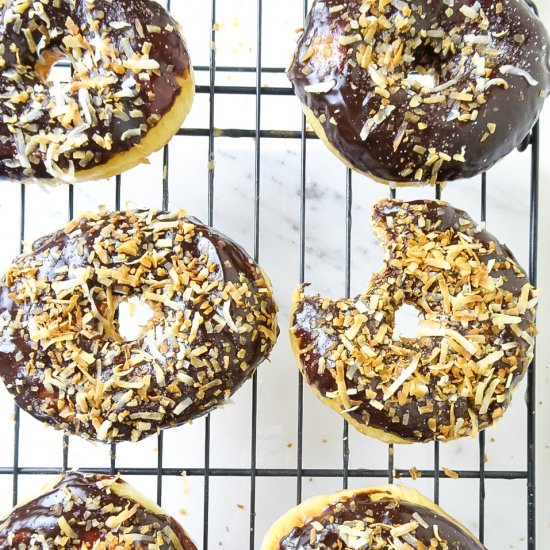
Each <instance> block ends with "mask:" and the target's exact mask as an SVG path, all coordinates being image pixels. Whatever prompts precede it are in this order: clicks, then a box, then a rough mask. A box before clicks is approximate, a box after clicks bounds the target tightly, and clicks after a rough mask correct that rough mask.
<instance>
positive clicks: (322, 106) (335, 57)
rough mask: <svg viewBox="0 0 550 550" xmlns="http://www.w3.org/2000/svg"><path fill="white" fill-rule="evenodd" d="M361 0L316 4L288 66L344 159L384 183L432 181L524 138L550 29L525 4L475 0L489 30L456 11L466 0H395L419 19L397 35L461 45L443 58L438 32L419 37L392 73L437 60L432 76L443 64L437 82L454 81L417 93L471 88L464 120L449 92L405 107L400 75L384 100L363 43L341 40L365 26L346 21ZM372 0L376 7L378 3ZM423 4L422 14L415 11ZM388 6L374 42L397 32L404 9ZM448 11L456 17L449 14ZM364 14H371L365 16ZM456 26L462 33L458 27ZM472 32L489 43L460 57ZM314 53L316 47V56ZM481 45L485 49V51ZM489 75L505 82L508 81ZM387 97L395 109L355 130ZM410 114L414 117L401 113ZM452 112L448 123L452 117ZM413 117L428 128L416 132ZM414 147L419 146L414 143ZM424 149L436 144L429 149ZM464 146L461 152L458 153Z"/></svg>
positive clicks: (534, 113)
mask: <svg viewBox="0 0 550 550" xmlns="http://www.w3.org/2000/svg"><path fill="white" fill-rule="evenodd" d="M366 4H368V2H367V1H365V2H362V1H361V0H345V1H343V0H318V1H316V2H315V3H314V5H313V7H312V9H311V11H310V13H309V15H308V17H307V20H306V23H305V30H304V33H303V35H302V37H301V38H300V40H299V43H298V49H297V53H296V55H295V58H294V61H293V63H292V65H291V68H290V70H289V78H290V80H291V81H292V84H293V86H294V90H295V92H296V95H297V96H298V98H299V99H300V101H301V102H302V103H303V104H304V105H305V106H306V107H307V108H308V109H309V110H311V111H312V113H313V115H314V116H315V118H316V119H317V120H318V121H319V123H320V124H321V125H322V128H323V130H324V132H325V134H326V136H327V140H328V142H329V143H330V145H331V146H332V147H334V148H335V149H336V151H337V152H338V153H339V155H340V156H341V157H342V158H343V159H344V160H345V161H346V162H347V163H348V164H349V165H351V166H352V167H354V168H355V169H356V170H358V171H360V172H363V173H366V174H369V175H372V176H373V177H375V178H376V179H380V180H382V181H384V182H399V183H417V184H418V183H425V182H430V183H434V182H435V181H449V180H456V179H459V178H469V177H472V176H474V175H476V174H479V173H481V172H483V171H485V170H487V169H488V168H490V167H491V166H492V165H493V164H494V163H495V162H496V161H498V160H499V159H500V158H502V157H503V156H505V155H507V154H508V153H509V152H511V151H512V150H513V149H514V148H516V147H517V146H519V145H520V144H521V142H522V141H523V140H524V138H525V137H526V135H527V134H528V132H529V131H530V129H531V128H532V126H533V125H534V123H535V121H536V120H537V118H538V115H539V113H540V110H541V109H542V106H543V102H544V99H545V96H546V95H547V93H548V91H549V90H550V60H549V59H550V58H549V38H548V34H547V32H546V30H545V28H544V27H543V25H542V23H541V21H540V20H539V19H538V17H537V16H535V15H534V14H533V13H532V11H531V9H530V8H529V6H528V5H527V3H526V2H524V1H523V0H500V1H498V2H497V1H496V0H480V2H477V3H476V4H479V5H480V6H481V9H482V10H483V12H484V14H485V16H486V18H487V20H488V29H484V28H483V29H482V28H479V25H478V22H475V24H474V22H473V21H472V20H471V19H466V18H465V16H464V14H463V13H462V12H461V11H460V9H461V8H462V7H466V8H469V9H472V5H473V2H470V1H465V0H455V1H454V4H453V5H454V7H453V8H449V5H448V3H446V2H443V1H431V0H416V1H415V2H408V1H407V2H401V4H404V5H408V6H410V7H411V8H412V9H413V17H414V18H415V22H414V24H413V25H412V27H413V29H414V33H412V31H411V33H409V34H406V33H404V34H403V35H401V37H405V36H406V37H409V38H410V37H411V36H414V37H418V36H421V33H422V32H430V31H432V30H433V29H436V28H437V29H438V31H441V32H442V37H443V39H446V38H449V37H452V38H453V39H456V37H459V38H460V40H462V42H461V41H460V40H459V39H456V40H455V42H457V44H458V45H457V51H456V52H455V53H449V54H447V55H444V54H443V53H441V52H439V53H436V52H434V47H435V48H437V47H438V46H437V41H438V40H441V38H426V37H424V38H422V41H421V42H422V43H421V44H419V45H418V46H416V48H415V49H414V50H413V52H412V56H411V57H412V58H413V59H411V60H408V61H405V62H404V63H403V64H402V65H399V66H398V67H397V68H393V67H392V68H391V69H390V71H389V72H390V74H395V73H397V72H398V71H402V72H403V76H405V77H407V75H408V74H409V75H411V74H417V73H418V70H417V69H418V67H420V69H421V70H424V68H427V69H430V68H431V67H435V72H436V73H438V71H439V72H440V71H444V73H443V74H441V73H440V74H439V82H437V84H438V85H439V86H441V85H445V83H448V82H451V81H454V80H455V79H456V83H455V84H454V85H453V86H452V87H450V88H448V89H443V90H441V91H437V92H427V91H426V92H424V93H419V94H418V97H421V98H422V99H424V98H428V100H429V98H430V97H434V96H436V95H441V94H443V95H445V94H450V93H451V90H452V91H453V93H456V92H464V91H468V93H471V94H472V96H473V97H472V98H471V101H466V102H464V103H463V104H462V105H463V106H464V110H463V111H462V110H461V113H462V112H465V113H466V112H468V113H470V112H473V111H474V110H475V111H477V113H478V114H477V117H476V118H475V120H470V121H461V120H459V119H457V118H456V115H455V114H453V112H454V110H456V108H457V107H456V105H457V104H458V103H457V104H455V98H451V97H450V96H449V95H446V97H445V100H444V101H443V102H437V103H422V102H420V105H419V106H418V107H417V108H416V109H415V108H413V107H411V105H412V98H413V97H414V96H416V95H417V94H416V92H415V91H413V90H412V89H410V88H408V87H404V86H403V85H401V84H400V82H402V81H401V80H399V79H400V78H401V77H399V79H398V82H397V84H396V85H395V87H394V88H391V86H390V87H389V88H388V89H389V90H390V92H389V95H388V98H387V99H386V98H384V97H383V96H382V95H380V93H379V92H378V91H377V90H379V86H380V83H379V82H376V81H375V80H373V77H372V75H371V74H370V73H369V71H368V70H367V69H366V68H362V67H361V66H360V65H358V64H357V63H356V62H355V59H356V55H357V48H358V47H359V46H358V44H360V45H362V43H361V42H359V43H357V42H354V43H351V44H349V43H347V42H344V44H342V43H341V42H339V40H341V39H343V40H344V41H345V40H346V39H347V38H348V37H350V35H358V33H360V32H361V29H359V30H356V29H357V27H356V26H354V27H353V28H350V24H351V23H352V22H354V21H355V22H356V21H357V20H358V19H359V9H360V7H361V6H362V5H363V6H365V5H366ZM375 4H376V5H377V6H378V2H375ZM387 4H390V3H389V2H388V3H387ZM497 6H500V7H497ZM501 8H502V9H501ZM420 9H421V10H422V13H423V15H422V16H420V15H419V13H420V12H419V10H420ZM331 10H333V11H331ZM386 10H387V12H386V13H385V14H384V16H385V18H386V20H388V21H389V25H390V28H389V30H387V31H386V30H384V31H378V33H377V34H376V36H375V37H374V41H373V43H374V44H376V43H377V41H378V43H379V44H380V43H382V42H383V40H384V39H386V38H387V39H388V41H389V43H391V42H393V40H394V39H395V38H396V35H395V34H394V33H395V25H396V17H401V15H400V10H399V9H398V8H397V7H395V5H393V3H392V5H388V6H387V8H386ZM447 11H448V12H449V13H452V15H450V16H448V15H447V13H446V12H447ZM369 13H370V12H368V11H367V14H366V15H367V16H368V15H369ZM374 19H376V16H375V17H374ZM456 28H460V30H459V31H455V29H456ZM471 35H485V36H489V40H488V42H487V44H482V45H479V46H476V45H474V47H473V50H472V52H471V53H469V51H468V52H467V53H466V54H464V55H462V54H461V52H460V51H459V49H460V48H462V47H463V46H464V43H465V42H464V40H466V38H464V37H467V38H468V40H469V39H470V38H469V37H470V36H471ZM313 50H315V51H316V53H315V54H313V55H312V53H311V52H312V51H313ZM497 50H498V55H496V56H494V55H493V54H492V53H491V52H493V51H497ZM476 51H477V52H481V53H482V55H481V56H480V57H481V58H483V60H484V61H483V63H484V66H485V67H486V68H487V69H490V74H489V73H486V74H484V76H483V78H484V79H485V81H484V83H483V84H482V85H480V84H479V78H478V75H477V74H476V66H475V63H474V61H475V59H474V55H475V53H476ZM483 52H488V53H487V54H486V55H484V54H483ZM489 53H490V54H491V55H489ZM461 63H462V64H464V67H465V70H464V72H463V73H460V71H461V70H462V69H461ZM371 65H372V64H371ZM481 66H482V64H481V63H480V64H479V67H481ZM507 66H515V67H517V68H520V69H523V70H525V71H527V73H528V74H529V75H530V76H531V78H532V79H534V81H536V84H534V83H529V82H528V79H527V77H525V76H519V75H516V74H510V73H507V74H503V73H502V72H501V69H503V68H504V69H503V70H504V71H506V70H507V68H506V67H507ZM372 67H374V65H372ZM378 69H379V68H378ZM400 74H401V73H400ZM490 79H493V80H492V82H491V80H490ZM494 79H501V80H504V81H505V83H506V84H504V83H503V82H500V81H497V80H494ZM331 81H333V82H334V86H333V87H332V88H331V89H330V90H329V91H327V92H326V93H314V92H311V91H308V90H307V88H306V87H307V86H312V85H313V86H315V85H316V84H318V83H330V82H331ZM490 82H491V83H490ZM489 83H490V84H489ZM480 86H481V87H482V88H484V87H486V86H489V87H487V88H486V89H484V91H483V93H482V95H483V96H484V97H483V101H482V102H481V103H480V104H478V103H477V99H475V96H477V95H478V94H479V93H480V89H479V87H480ZM505 86H506V87H507V89H505ZM383 104H387V105H390V106H391V107H393V108H394V110H393V112H391V114H390V115H389V116H387V118H385V120H383V121H381V122H379V123H377V124H376V125H374V127H373V128H372V129H371V131H370V133H369V134H368V137H367V138H366V139H365V140H363V139H362V138H361V132H362V130H363V128H364V126H365V124H366V122H367V121H368V120H369V119H371V117H373V115H374V114H375V113H378V112H380V109H381V106H382V105H383ZM461 109H462V106H461ZM411 113H412V114H413V115H414V117H416V118H418V120H416V118H414V119H410V118H407V116H408V114H411ZM457 113H458V111H457ZM453 117H454V120H449V119H451V118H453ZM374 118H376V117H374ZM407 121H408V122H407ZM417 123H422V124H425V125H426V127H425V128H424V129H421V128H420V126H418V124H417ZM493 125H494V126H493ZM404 128H406V131H405V134H404V135H403V136H402V139H401V141H399V140H398V141H399V142H398V145H397V147H396V139H397V138H396V136H397V135H398V133H399V130H400V129H402V130H404ZM419 146H421V147H422V148H424V149H425V152H422V149H420V150H419V149H418V147H419ZM463 147H465V149H464V150H463ZM430 148H433V150H432V151H431V152H430V151H429V149H430ZM440 152H441V153H443V154H445V155H448V157H447V156H445V157H443V156H442V157H440V159H443V158H445V160H444V161H442V163H441V165H440V166H439V164H438V163H437V162H436V161H434V158H435V159H437V158H438V157H437V156H435V157H434V154H439V153H440ZM462 153H464V155H463V157H464V158H463V159H461V158H460V157H461V155H462ZM455 155H458V157H456V158H455ZM457 158H458V159H459V160H457ZM434 166H435V167H436V168H437V170H435V169H434ZM419 170H421V171H422V173H420V172H418V171H419Z"/></svg>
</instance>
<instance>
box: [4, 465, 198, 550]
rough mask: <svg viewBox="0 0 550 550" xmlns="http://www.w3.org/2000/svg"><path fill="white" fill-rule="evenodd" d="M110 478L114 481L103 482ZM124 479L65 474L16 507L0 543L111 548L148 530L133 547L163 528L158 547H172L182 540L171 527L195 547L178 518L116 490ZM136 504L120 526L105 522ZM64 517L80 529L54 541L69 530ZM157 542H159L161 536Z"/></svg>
mask: <svg viewBox="0 0 550 550" xmlns="http://www.w3.org/2000/svg"><path fill="white" fill-rule="evenodd" d="M106 483H113V484H114V485H106V486H102V485H103V484H106ZM123 485H126V484H125V483H124V482H123V481H121V480H116V481H115V480H114V479H113V478H109V477H108V476H102V475H83V474H80V473H78V472H69V473H67V474H65V475H64V476H63V478H62V479H61V480H60V481H59V482H58V483H57V484H56V485H55V486H54V487H53V489H51V490H49V491H48V492H47V493H44V494H43V495H41V496H39V497H38V498H35V499H33V500H31V501H29V502H27V503H26V504H23V505H22V506H20V507H18V508H15V509H14V510H13V512H12V513H11V514H10V515H9V516H8V517H7V518H5V519H4V520H3V521H0V548H2V549H8V548H18V549H19V550H24V549H27V548H38V547H40V548H42V547H48V546H49V547H50V548H58V547H59V548H61V547H63V548H78V549H80V548H82V547H88V548H92V547H93V546H94V544H97V543H98V542H99V541H103V542H105V543H106V544H107V547H108V548H114V547H115V545H116V544H117V543H119V542H120V544H121V547H123V546H124V541H125V539H124V538H123V537H124V535H145V536H144V537H141V538H140V539H137V540H136V541H135V542H134V543H133V544H130V546H128V547H129V548H146V547H147V544H148V542H155V538H156V537H157V534H159V536H160V537H161V538H160V540H162V544H159V548H160V549H162V550H173V549H175V548H178V546H176V545H175V544H174V543H173V541H172V540H171V537H170V536H169V535H168V532H169V531H171V534H172V536H175V537H176V538H177V540H178V541H179V544H180V545H181V548H183V550H196V546H195V545H194V544H193V542H191V539H190V538H189V536H188V535H187V533H186V532H185V531H184V530H183V528H182V527H181V525H180V524H179V523H178V522H177V521H176V520H175V519H174V518H172V517H170V516H167V515H164V514H163V515H161V514H158V513H156V512H154V511H151V510H149V509H148V508H147V507H145V506H143V503H141V502H139V501H136V500H133V499H131V498H127V497H124V496H119V495H117V494H116V486H119V487H122V486H123ZM136 505H137V510H136V511H135V513H134V514H133V515H132V517H131V518H129V519H127V520H126V521H125V522H123V523H122V527H121V528H120V529H119V528H115V529H113V528H111V527H108V526H107V525H106V524H105V523H106V522H107V521H108V520H109V518H111V517H113V516H117V515H118V514H120V513H121V512H123V511H124V510H128V509H132V508H133V507H134V506H136ZM111 507H113V508H112V509H111ZM109 510H110V511H109ZM60 517H64V518H65V520H66V521H67V523H68V524H69V526H70V528H71V529H72V531H73V532H74V534H75V535H76V537H71V539H70V540H69V542H67V543H66V544H63V545H61V544H59V545H58V544H56V543H54V540H55V539H56V538H57V537H60V538H63V537H65V536H66V532H65V531H64V530H62V529H61V527H60V524H59V518H60ZM113 537H114V540H113ZM119 537H120V539H119ZM127 540H128V539H126V544H128V542H127ZM156 542H157V543H158V542H159V539H158V538H157V540H156Z"/></svg>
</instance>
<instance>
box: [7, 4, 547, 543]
mask: <svg viewBox="0 0 550 550" xmlns="http://www.w3.org/2000/svg"><path fill="white" fill-rule="evenodd" d="M173 1H175V0H173ZM179 1H181V0H178V2H179ZM226 1H227V0H226ZM263 3H264V2H263V1H262V0H257V3H256V10H257V22H256V24H257V29H256V31H257V40H256V44H255V46H256V66H246V67H243V66H217V64H216V51H215V48H211V49H210V60H209V64H208V65H200V66H196V67H195V71H196V72H197V74H203V75H204V74H205V73H207V74H208V78H209V83H208V84H207V85H198V86H197V93H198V94H200V95H204V96H207V98H208V103H209V127H208V128H187V127H186V128H184V129H181V130H180V131H179V132H178V136H195V137H204V138H207V139H208V163H209V164H208V182H207V185H208V220H207V221H208V223H209V224H214V221H215V220H214V195H215V142H216V139H218V138H220V137H225V138H234V139H242V138H253V139H254V140H255V141H254V143H255V144H254V173H253V182H254V201H253V204H254V215H253V224H252V227H251V231H253V235H254V237H253V251H252V252H253V256H254V258H255V259H256V260H259V259H260V229H261V224H260V216H261V208H260V197H261V193H262V186H261V181H262V161H261V151H262V144H263V143H265V141H264V140H269V139H288V140H299V143H300V156H301V171H300V172H301V177H300V186H299V188H300V197H299V208H300V213H299V236H300V238H299V250H300V256H299V270H298V273H297V281H296V282H298V281H299V282H304V281H305V279H306V231H307V216H306V212H307V210H306V198H307V178H306V166H307V162H308V142H309V140H311V139H316V137H315V136H314V135H313V133H311V132H310V131H308V130H307V129H306V123H305V120H304V119H302V123H301V124H302V125H301V130H299V131H290V130H266V129H263V128H262V126H261V120H262V118H261V117H262V103H263V98H265V97H266V96H269V95H275V96H289V95H292V91H291V89H290V87H264V86H263V79H264V77H265V75H266V74H276V73H284V72H285V69H284V68H282V67H263V66H262V35H263V31H264V25H265V21H264V17H263V11H264V7H263ZM216 4H217V0H210V3H209V6H208V5H207V4H206V3H205V4H204V6H203V9H205V10H207V9H209V10H210V23H211V36H210V40H211V42H212V43H215V41H216V28H217V26H216V11H217V5H216ZM529 4H530V5H531V6H532V7H533V9H535V7H534V5H533V4H532V2H529ZM167 7H168V9H170V0H168V1H167ZM307 10H308V3H307V1H306V0H304V1H303V15H304V17H305V15H306V14H307ZM220 73H235V74H237V73H250V74H252V75H255V79H256V80H255V85H254V86H241V85H218V84H217V82H216V77H217V75H218V74H220ZM225 94H237V95H252V96H254V99H255V128H254V129H244V128H230V129H224V130H220V129H217V128H216V127H215V125H214V120H215V109H216V99H217V98H219V97H220V96H221V95H225ZM520 149H521V150H522V151H528V152H527V153H525V154H530V156H531V168H530V243H529V272H530V277H531V280H532V282H533V283H534V284H536V281H537V237H538V234H537V233H538V186H539V169H538V164H539V134H538V127H535V129H534V130H533V132H532V134H531V135H530V136H529V137H528V138H527V139H526V141H525V142H524V144H523V145H522V147H521V148H520ZM169 168H170V163H169V147H168V146H167V147H166V148H165V149H164V153H163V179H162V206H163V208H165V209H169V208H170V190H169ZM121 181H122V178H121V177H120V176H119V177H117V178H116V180H115V182H114V185H115V203H116V207H117V208H120V207H121ZM352 183H353V175H352V172H351V171H349V170H348V171H347V174H346V179H345V182H344V185H345V204H346V218H345V220H346V221H345V223H346V228H345V252H346V253H345V262H344V270H345V290H346V294H347V295H349V294H350V288H351V285H350V280H351V255H352V247H351V238H352V206H353V196H352V194H353V193H352V192H353V185H352ZM487 183H488V177H487V175H486V174H484V175H483V177H482V182H481V185H482V188H481V195H480V196H481V204H480V208H481V217H482V220H485V218H486V212H487ZM390 193H391V195H392V196H396V194H398V192H397V193H396V191H395V190H391V191H390ZM434 193H435V195H436V197H438V198H439V197H441V195H442V190H441V188H439V187H438V188H436V190H435V191H434ZM443 194H444V193H443ZM68 195H69V200H68V217H69V218H70V217H72V216H73V214H74V189H73V188H72V186H71V187H70V188H69V191H68ZM26 198H27V189H26V188H25V187H24V186H22V187H21V190H20V204H21V213H20V217H21V225H20V234H19V236H20V239H21V241H24V239H25V224H26V221H28V220H27V219H26V216H27V209H26ZM283 298H286V297H283ZM283 330H284V327H283ZM296 383H297V384H298V407H297V412H298V414H297V419H296V422H297V445H296V460H295V464H296V466H295V467H294V468H261V467H258V464H257V448H258V430H257V421H258V381H257V378H256V377H255V378H254V380H253V381H252V404H251V410H250V423H251V437H250V459H249V464H250V465H249V467H247V468H234V467H227V468H224V467H211V424H210V418H209V417H207V418H206V419H205V430H204V438H205V441H204V449H205V453H204V467H199V468H188V469H186V473H187V475H188V476H190V477H197V478H199V479H200V478H202V480H203V483H204V501H203V513H204V517H203V519H204V528H203V536H202V541H197V542H198V543H199V544H201V543H202V548H203V549H204V550H206V549H208V548H212V547H214V546H215V543H214V542H213V541H212V540H209V522H211V521H214V520H215V518H212V516H211V508H212V502H211V499H210V495H211V491H210V486H211V480H212V479H213V478H223V477H225V478H247V479H248V480H249V482H250V509H249V528H250V536H249V548H250V549H251V550H252V549H254V548H258V545H259V542H260V541H261V538H262V536H263V533H260V532H258V530H257V525H256V523H257V522H256V503H257V496H258V483H257V482H258V479H260V478H293V479H295V482H296V502H300V501H301V500H302V496H303V487H304V480H305V479H306V478H309V477H315V478H341V482H342V486H343V487H344V488H346V487H347V486H348V483H349V480H350V479H351V478H359V479H361V478H370V479H373V478H374V479H378V480H379V481H380V482H383V481H385V480H388V481H389V482H390V483H391V482H393V481H394V479H395V478H408V477H411V472H410V471H409V470H406V469H395V467H394V448H393V446H389V447H388V454H387V468H385V469H375V470H373V469H357V468H351V467H350V448H349V443H348V441H349V439H348V425H347V423H344V425H343V438H342V442H343V443H342V458H341V460H342V466H341V468H337V469H335V468H305V467H304V459H303V457H304V443H307V441H306V437H305V434H304V387H303V381H302V379H301V377H299V376H298V377H297V382H296ZM14 419H15V427H14V441H13V461H12V465H10V466H8V467H0V476H11V479H12V487H13V503H14V504H15V503H16V502H17V501H18V500H19V496H20V490H19V485H20V484H19V482H20V478H21V476H23V475H25V476H27V475H40V474H41V475H51V474H55V473H58V472H60V471H62V470H66V469H68V468H70V467H75V466H82V465H75V464H69V445H70V440H69V437H68V436H65V437H64V438H63V448H62V451H61V452H62V463H61V464H60V465H59V467H57V468H52V467H40V466H33V467H27V466H21V465H20V462H21V461H20V459H21V452H20V451H21V448H20V431H21V429H20V426H21V418H20V411H19V409H18V408H16V409H15V415H14ZM535 426H536V424H535V365H534V363H533V365H532V366H531V369H530V371H529V375H528V390H527V449H526V453H527V461H526V464H527V467H526V468H525V469H520V470H494V469H490V470H489V469H486V466H485V451H486V441H485V437H486V436H485V433H481V434H480V435H479V444H478V451H479V462H478V468H477V469H469V470H461V471H458V472H457V473H458V474H459V475H460V477H461V478H462V479H471V480H474V481H475V482H477V484H478V489H477V491H478V499H479V533H478V535H479V538H480V539H481V540H482V541H483V540H484V538H485V527H486V525H485V524H486V521H485V520H486V513H485V512H486V498H485V497H486V490H485V487H486V482H487V481H488V480H519V481H521V482H522V483H525V484H526V486H527V491H526V494H527V502H526V507H525V509H526V513H527V517H528V519H527V540H526V546H527V549H528V550H535V548H536V541H535ZM163 444H164V437H163V434H162V433H161V434H160V435H159V436H158V445H157V447H158V450H157V459H156V462H157V466H156V467H154V468H152V467H134V468H119V467H117V447H116V446H115V445H113V446H112V448H111V455H110V457H111V458H110V467H108V468H94V467H93V466H90V467H83V468H81V470H82V471H85V472H98V473H115V472H119V473H121V474H123V475H131V476H150V477H151V476H152V477H154V478H156V499H157V501H158V503H159V504H162V500H163V479H164V478H165V477H168V478H169V477H171V476H172V477H173V476H179V475H180V474H181V471H182V469H181V468H169V467H165V466H164V453H163ZM433 448H434V455H433V465H434V466H433V469H423V470H422V471H421V472H420V474H421V475H422V476H423V477H424V478H428V479H432V480H433V498H434V500H435V501H436V502H438V501H439V497H440V490H441V483H440V479H441V478H443V477H444V475H445V472H444V471H443V470H441V469H440V447H439V444H438V443H435V444H434V446H433ZM539 547H540V546H539ZM229 548H230V549H231V550H237V548H234V547H233V546H231V545H229ZM238 550H242V548H239V549H238Z"/></svg>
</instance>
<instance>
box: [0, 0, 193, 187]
mask: <svg viewBox="0 0 550 550" xmlns="http://www.w3.org/2000/svg"><path fill="white" fill-rule="evenodd" d="M60 60H63V61H66V62H68V63H69V64H70V66H71V68H72V80H71V81H70V82H68V83H60V82H57V83H54V82H52V81H51V79H50V77H49V73H50V70H51V68H52V66H53V65H54V63H56V62H58V61H60ZM193 96H194V79H193V70H192V67H191V64H190V60H189V55H188V53H187V48H186V45H185V43H184V40H183V38H182V35H181V32H180V28H179V25H178V24H177V23H176V21H175V20H174V19H173V18H172V17H171V16H170V15H169V14H168V13H167V12H166V11H165V9H164V8H163V7H162V6H160V4H158V3H157V2H156V1H152V0H55V1H52V0H49V1H48V0H40V1H34V2H31V1H26V0H25V1H21V0H5V1H3V2H1V3H0V97H1V98H2V101H1V102H0V115H1V116H0V177H1V178H9V179H13V180H17V181H20V182H32V181H39V182H45V183H53V182H67V183H75V182H79V181H85V180H94V179H101V178H108V177H110V176H114V175H116V174H120V173H121V172H123V171H125V170H128V169H130V168H132V167H134V166H136V165H137V164H139V163H141V162H144V161H145V160H146V158H147V157H148V156H149V155H150V154H151V153H153V152H154V151H156V150H158V149H160V148H161V147H163V146H164V145H165V144H166V143H167V142H168V141H169V140H170V138H171V137H172V136H173V135H174V134H175V133H176V132H177V130H178V129H179V127H180V126H181V124H182V122H183V120H184V119H185V117H186V116H187V114H188V112H189V110H190V108H191V104H192V102H193Z"/></svg>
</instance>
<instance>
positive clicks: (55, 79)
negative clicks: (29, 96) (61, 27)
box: [34, 50, 72, 85]
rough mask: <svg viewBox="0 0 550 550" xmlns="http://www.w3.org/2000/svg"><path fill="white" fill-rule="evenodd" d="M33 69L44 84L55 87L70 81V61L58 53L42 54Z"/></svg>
mask: <svg viewBox="0 0 550 550" xmlns="http://www.w3.org/2000/svg"><path fill="white" fill-rule="evenodd" d="M34 69H35V71H36V74H37V75H38V77H39V78H40V80H41V81H42V82H43V83H44V84H54V85H56V84H61V83H67V82H70V81H71V80H72V67H71V62H70V59H69V58H68V57H67V56H65V55H63V54H62V53H60V52H56V51H53V50H46V51H44V52H42V54H41V56H40V58H39V60H38V61H37V63H36V65H35V67H34Z"/></svg>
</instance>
